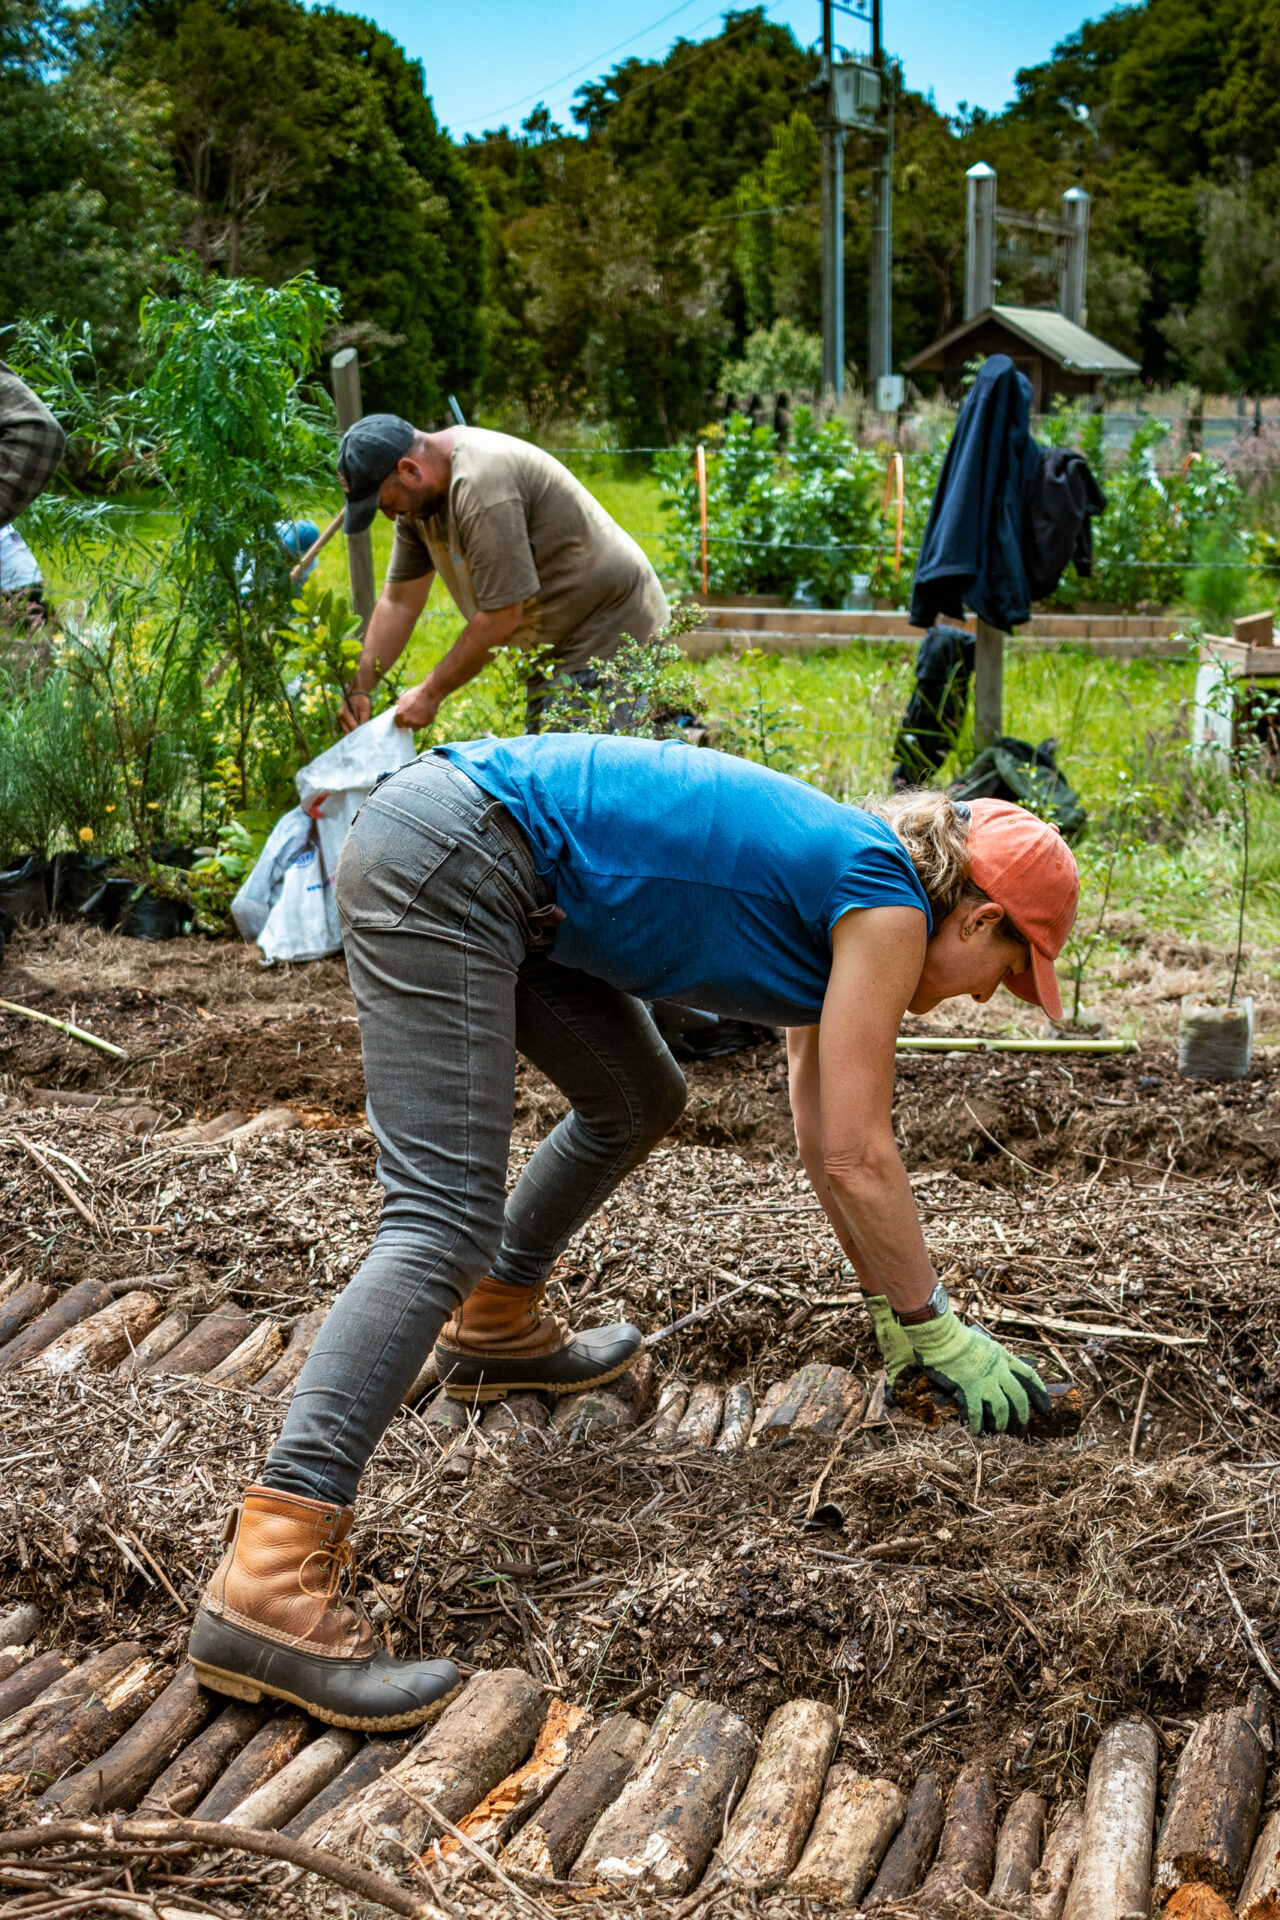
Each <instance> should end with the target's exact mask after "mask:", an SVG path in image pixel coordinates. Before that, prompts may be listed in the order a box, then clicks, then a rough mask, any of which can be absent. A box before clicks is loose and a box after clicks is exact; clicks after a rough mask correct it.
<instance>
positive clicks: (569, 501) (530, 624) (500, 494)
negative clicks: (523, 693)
mask: <svg viewBox="0 0 1280 1920" xmlns="http://www.w3.org/2000/svg"><path fill="white" fill-rule="evenodd" d="M432 568H435V570H436V571H437V572H438V573H439V575H440V578H441V579H442V580H443V581H444V584H445V586H446V587H447V588H448V589H449V592H450V594H451V595H452V597H453V600H454V603H455V604H456V606H457V607H458V609H459V611H460V612H461V613H462V614H464V615H465V617H466V618H467V619H468V620H470V618H471V617H472V615H473V614H474V613H476V612H477V611H480V612H485V613H487V612H491V611H492V610H493V608H495V607H509V606H511V604H512V603H513V601H516V600H523V601H524V619H523V620H522V621H521V623H520V625H519V627H518V628H517V629H516V632H515V633H514V635H513V636H512V643H513V644H514V645H516V646H521V647H530V648H531V647H535V646H550V647H551V649H552V652H553V654H554V657H555V659H556V661H557V662H558V664H559V665H561V666H563V667H566V668H568V669H570V671H572V670H575V669H577V668H580V667H585V666H586V664H587V662H588V660H591V659H593V658H595V659H601V660H607V659H609V658H611V656H612V655H613V654H614V653H615V652H616V651H617V648H618V644H619V642H620V641H621V639H622V637H623V635H624V634H629V635H630V636H631V638H632V639H633V640H640V641H644V640H651V639H652V638H653V636H654V634H655V633H656V632H657V631H658V629H659V627H661V626H663V625H665V623H666V620H667V618H668V610H667V599H666V595H665V594H664V593H663V591H662V586H661V583H660V582H659V579H658V576H657V574H656V573H655V572H654V570H653V568H652V567H651V566H650V565H649V562H648V560H647V559H646V558H645V556H644V553H643V551H642V550H641V548H640V547H638V546H637V545H636V542H635V541H634V540H633V539H632V538H631V535H630V534H629V533H624V532H623V531H622V528H621V527H620V526H619V525H618V524H617V522H616V521H614V520H611V519H610V517H609V515H608V514H607V513H606V512H605V510H604V508H603V507H602V506H601V505H600V503H599V501H598V500H595V499H594V498H593V497H592V496H591V494H589V493H588V492H587V490H586V488H585V487H584V486H583V485H582V483H581V481H579V480H575V479H574V477H573V475H572V474H571V473H570V472H569V471H568V469H567V468H565V467H562V466H561V464H560V462H559V461H558V460H555V459H553V458H552V456H551V455H550V454H549V453H544V452H543V451H542V449H541V448H540V447H531V446H529V445H528V443H527V442H526V441H524V440H516V439H514V438H513V437H512V436H511V435H510V434H507V433H490V432H489V431H488V430H487V429H486V428H484V427H458V428H456V429H455V430H454V443H453V473H452V478H451V480H450V482H449V498H448V502H447V504H446V505H445V506H443V507H441V508H440V510H439V511H438V512H437V513H434V514H432V515H430V517H429V518H425V519H419V518H416V517H412V518H411V517H410V516H409V515H408V514H403V513H402V514H401V515H400V516H399V518H398V519H397V521H396V532H395V542H394V544H393V546H392V549H391V564H390V566H389V567H388V568H387V581H388V583H389V584H390V583H393V582H395V581H397V580H420V579H421V578H422V576H423V574H425V573H430V572H431V570H432Z"/></svg>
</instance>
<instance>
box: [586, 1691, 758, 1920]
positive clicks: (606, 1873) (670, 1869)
mask: <svg viewBox="0 0 1280 1920" xmlns="http://www.w3.org/2000/svg"><path fill="white" fill-rule="evenodd" d="M755 1755H756V1738H755V1735H754V1734H753V1733H752V1731H751V1729H750V1727H749V1726H748V1725H747V1723H746V1721H745V1720H740V1719H739V1718H738V1716H737V1714H736V1713H730V1711H729V1709H728V1708H727V1707H723V1706H720V1705H718V1704H717V1703H716V1702H715V1701H713V1700H690V1699H689V1697H688V1696H687V1695H686V1694H680V1693H677V1694H673V1695H672V1697H671V1699H670V1700H669V1701H668V1702H667V1705H666V1707H665V1708H664V1709H663V1712H662V1713H661V1714H660V1715H659V1717H658V1719H657V1721H656V1722H655V1725H654V1729H653V1733H652V1734H651V1735H650V1738H649V1742H648V1745H647V1746H646V1748H645V1750H644V1753H643V1754H642V1755H641V1757H640V1761H639V1763H638V1765H637V1767H636V1770H635V1773H634V1774H633V1775H632V1777H631V1779H630V1780H629V1781H628V1782H627V1784H626V1786H625V1787H624V1788H623V1789H622V1792H621V1793H620V1794H619V1796H618V1798H617V1800H616V1801H615V1802H614V1804H613V1805H612V1806H611V1807H607V1808H606V1809H605V1811H604V1813H603V1814H602V1815H601V1817H600V1819H599V1820H598V1821H597V1822H596V1825H595V1827H594V1828H593V1830H592V1832H591V1834H590V1836H589V1838H588V1840H587V1844H586V1846H585V1847H584V1848H583V1850H582V1853H581V1854H580V1855H579V1857H578V1859H577V1861H576V1862H575V1864H574V1868H573V1875H572V1877H573V1878H574V1879H575V1880H587V1881H604V1882H605V1883H607V1884H609V1885H614V1886H628V1887H632V1888H635V1889H637V1890H640V1889H643V1890H645V1891H649V1892H652V1893H655V1894H658V1895H662V1896H664V1897H668V1898H669V1897H672V1896H674V1895H678V1894H681V1893H687V1892H688V1890H689V1888H690V1887H691V1886H692V1885H693V1883H694V1881H695V1880H696V1879H697V1878H698V1877H699V1875H700V1874H701V1873H702V1871H703V1868H704V1867H705V1866H706V1864H707V1861H708V1860H709V1859H710V1857H711V1850H712V1848H713V1847H714V1846H715V1844H716V1842H717V1841H718V1840H719V1838H720V1835H721V1834H722V1833H723V1831H724V1822H725V1817H726V1815H727V1814H728V1812H729V1810H730V1808H731V1807H732V1805H733V1803H734V1800H735V1798H736V1797H737V1794H738V1790H739V1788H740V1787H741V1786H742V1784H743V1782H744V1781H745V1780H746V1778H747V1775H748V1773H749V1772H750V1770H751V1766H752V1763H753V1761H754V1759H755Z"/></svg>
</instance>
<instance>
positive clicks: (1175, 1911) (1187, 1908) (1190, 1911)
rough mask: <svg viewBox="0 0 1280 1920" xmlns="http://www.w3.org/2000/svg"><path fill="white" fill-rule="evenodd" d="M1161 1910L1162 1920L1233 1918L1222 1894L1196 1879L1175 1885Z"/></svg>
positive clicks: (1227, 1919) (1232, 1919)
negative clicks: (1179, 1885) (1183, 1884)
mask: <svg viewBox="0 0 1280 1920" xmlns="http://www.w3.org/2000/svg"><path fill="white" fill-rule="evenodd" d="M1161 1912H1162V1913H1163V1915H1164V1920H1235V1916H1234V1915H1233V1913H1232V1911H1231V1909H1230V1907H1229V1906H1228V1905H1227V1903H1226V1901H1225V1900H1224V1899H1223V1897H1222V1895H1221V1894H1220V1893H1215V1892H1214V1890H1213V1888H1212V1887H1207V1886H1205V1885H1204V1884H1203V1882H1201V1881H1198V1880H1194V1881H1188V1882H1187V1884H1186V1885H1185V1886H1181V1887H1177V1888H1176V1889H1175V1890H1174V1892H1173V1893H1172V1894H1171V1895H1170V1896H1169V1900H1168V1904H1167V1905H1166V1906H1164V1907H1163V1908H1162V1909H1161Z"/></svg>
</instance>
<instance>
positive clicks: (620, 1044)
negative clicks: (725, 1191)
mask: <svg viewBox="0 0 1280 1920" xmlns="http://www.w3.org/2000/svg"><path fill="white" fill-rule="evenodd" d="M337 898H338V911H339V914H340V916H341V919H342V927H343V938H344V942H345V947H346V955H347V963H348V967H349V969H350V974H351V985H352V989H353V991H354V993H355V999H356V1007H357V1010H358V1012H359V1015H360V1041H361V1046H362V1049H363V1053H364V1073H365V1083H366V1087H367V1090H368V1105H367V1112H368V1116H369V1124H370V1126H371V1127H372V1129H373V1132H374V1135H375V1136H376V1138H377V1141H378V1146H379V1149H380V1158H379V1161H378V1178H379V1179H380V1181H381V1182H382V1186H383V1189H384V1192H385V1198H384V1200H383V1206H382V1219H381V1222H380V1224H379V1227H378V1235H377V1239H376V1240H375V1242H374V1245H373V1248H372V1251H371V1252H370V1254H369V1257H368V1259H367V1260H366V1261H365V1262H364V1265H363V1266H362V1267H361V1268H360V1270H359V1272H358V1273H357V1274H356V1275H355V1277H354V1279H352V1280H351V1281H350V1282H349V1283H348V1285H347V1287H346V1289H345V1291H344V1292H343V1293H342V1294H341V1295H340V1297H339V1299H338V1300H337V1301H336V1302H335V1304H334V1307H333V1310H332V1312H331V1313H330V1314H329V1316H328V1318H327V1320H326V1321H325V1323H324V1325H323V1327H322V1328H321V1329H320V1332H319V1334H318V1335H317V1337H316V1342H315V1345H314V1346H313V1347H312V1349H311V1352H310V1353H309V1355H308V1356H307V1360H306V1364H305V1366H304V1367H303V1369H302V1372H301V1374H300V1376H299V1379H298V1384H297V1386H296V1388H295V1389H294V1393H293V1398H292V1400H291V1401H290V1403H289V1410H288V1413H287V1415H286V1416H285V1422H284V1428H283V1430H282V1432H281V1435H280V1438H279V1440H278V1441H277V1442H276V1445H275V1446H274V1447H273V1448H272V1450H271V1452H270V1454H269V1455H268V1457H267V1461H266V1465H265V1467H264V1469H263V1473H262V1481H263V1484H264V1485H266V1486H269V1487H275V1488H277V1489H279V1490H280V1491H282V1492H287V1493H298V1494H303V1495H306V1496H309V1497H311V1498H314V1499H319V1500H332V1501H336V1502H338V1503H339V1504H341V1505H344V1506H345V1505H348V1504H350V1502H351V1501H352V1500H353V1499H354V1497H355V1493H356V1488H357V1485H358V1483H359V1480H360V1476H361V1474H362V1473H363V1471H364V1468H365V1465H366V1463H367V1461H368V1459H369V1457H370V1455H371V1454H372V1452H373V1450H374V1448H375V1447H376V1446H377V1444H378V1441H379V1439H380V1438H381V1436H382V1433H383V1432H384V1430H385V1428H386V1426H387V1423H388V1422H389V1421H390V1420H391V1418H392V1416H393V1415H394V1413H395V1411H396V1409H397V1408H398V1407H399V1406H400V1404H401V1402H402V1401H403V1399H404V1396H405V1393H406V1392H407V1390H408V1388H409V1387H410V1386H411V1384H412V1382H413V1380H414V1378H415V1377H416V1375H417V1373H418V1371H419V1369H420V1368H421V1366H422V1364H423V1362H424V1361H425V1359H426V1357H427V1355H428V1354H429V1353H430V1351H431V1348H432V1346H433V1344H434V1342H435V1339H436V1335H437V1334H438V1333H439V1331H440V1328H441V1327H442V1326H443V1324H444V1322H445V1320H446V1319H447V1318H448V1316H449V1315H450V1314H451V1313H452V1312H453V1311H454V1310H455V1308H456V1307H457V1306H458V1305H459V1303H460V1302H461V1301H463V1300H464V1299H465V1298H466V1296H467V1294H468V1293H469V1292H470V1291H471V1289H472V1287H473V1286H474V1285H475V1284H476V1282H477V1281H478V1280H479V1279H481V1278H482V1276H483V1275H485V1274H492V1275H493V1277H494V1278H495V1279H497V1280H505V1281H509V1282H513V1283H515V1284H518V1285H521V1286H534V1285H536V1284H537V1283H538V1282H539V1281H541V1280H544V1279H545V1278H546V1276H547V1274H548V1273H549V1272H550V1270H551V1267H552V1265H553V1263H554V1262H555V1260H556V1258H557V1256H558V1255H559V1254H560V1252H561V1251H562V1249H563V1248H564V1246H565V1245H566V1243H567V1242H568V1241H569V1240H570V1239H571V1238H572V1236H573V1235H574V1234H575V1233H576V1232H577V1231H578V1229H579V1227H581V1226H582V1224H583V1222H584V1221H585V1220H587V1219H588V1218H589V1217H590V1216H591V1214H592V1213H594V1212H595V1210H596V1209H597V1207H599V1206H600V1205H601V1204H602V1203H603V1202H604V1201H605V1200H606V1199H607V1198H608V1197H609V1195H610V1194H611V1193H612V1192H613V1190H614V1188H615V1187H616V1186H617V1184H618V1182H619V1181H620V1180H621V1179H622V1178H623V1176H624V1175H625V1174H626V1173H628V1172H629V1171H630V1170H631V1168H632V1167H634V1166H636V1165H637V1164H638V1163H639V1162H640V1161H641V1160H643V1159H644V1157H645V1155H646V1154H647V1153H648V1152H649V1151H650V1149H651V1148H652V1147H653V1146H655V1145H656V1144H657V1142H658V1141H659V1140H660V1139H661V1138H662V1137H663V1135H664V1134H665V1133H667V1132H668V1131H669V1129H670V1128H671V1127H672V1126H673V1125H674V1124H675V1121H676V1119H677V1118H678V1116H679V1114H680V1112H681V1109H682V1108H683V1106H684V1100H685V1084H684V1076H683V1075H682V1073H681V1071H680V1069H679V1067H678V1066H677V1065H676V1063H675V1061H674V1059H673V1058H672V1056H671V1054H670V1053H669V1052H668V1050H667V1048H666V1046H665V1045H664V1043H663V1041H662V1039H661V1038H660V1036H659V1034H658V1030H657V1028H656V1027H655V1026H654V1024H653V1021H652V1020H651V1018H650V1017H649V1014H648V1012H647V1010H646V1009H645V1007H644V1006H643V1005H642V1003H641V1002H640V1001H639V1000H635V999H633V998H632V997H631V996H630V995H629V994H626V993H621V992H619V991H618V989H617V988H615V987H610V986H607V985H606V984H605V983H604V981H602V980H597V979H595V978H593V977H592V976H591V975H590V974H585V973H579V972H577V971H575V970H573V969H571V968H568V967H559V966H557V965H556V963H555V961H554V960H552V959H551V958H549V957H548V956H547V954H546V953H545V952H540V951H538V947H539V944H543V945H545V944H547V936H546V935H545V934H543V933H541V932H540V931H539V930H538V923H537V922H536V921H533V922H532V924H531V916H534V915H536V914H538V913H539V911H540V910H541V909H544V908H546V907H547V906H548V905H549V904H550V903H551V900H552V892H551V887H550V884H549V883H548V882H547V881H546V880H544V879H542V878H540V877H539V876H538V875H537V873H536V872H535V870H534V855H533V849H532V847H531V846H530V844H529V841H528V839H527V837H526V835H525V834H524V833H523V831H522V830H521V829H520V827H519V826H517V824H516V822H515V821H514V820H513V819H512V817H511V815H510V814H509V813H508V812H507V810H506V808H505V807H503V806H502V805H501V804H500V803H499V802H497V801H493V800H490V798H489V797H488V795H487V794H485V793H483V792H482V791H481V790H480V788H479V787H477V786H476V785H475V783H474V782H473V781H472V780H470V779H468V778H467V776H466V775H465V774H463V773H461V772H459V771H458V770H457V769H456V768H454V767H452V766H451V765H450V764H449V762H448V761H447V760H445V759H443V758H441V757H440V756H438V755H431V754H428V755H425V756H424V757H423V758H422V759H420V760H417V761H415V762H414V763H413V764H412V765H411V766H408V767H405V768H403V769H401V771H400V772H398V773H396V774H394V775H393V776H392V777H391V778H390V779H388V780H384V781H382V782H380V783H379V785H378V786H377V787H376V788H375V789H374V791H373V793H372V794H371V795H370V797H369V799H368V800H367V801H366V802H365V804H364V806H363V807H362V808H361V809H360V812H359V813H358V814H357V816H356V819H355V821H354V823H353V825H352V827H351V831H350V832H349V834H348V835H347V838H346V841H345V843H344V845H343V849H342V856H341V859H340V860H339V863H338V876H337ZM517 1052H519V1053H522V1054H523V1055H524V1056H525V1058H526V1059H527V1060H531V1061H532V1062H533V1063H534V1065H535V1066H537V1067H539V1068H540V1069H541V1070H542V1072H543V1073H545V1074H546V1075H547V1077H548V1079H550V1080H552V1081H553V1082H554V1083H555V1085H556V1086H557V1087H559V1088H560V1090H561V1092H562V1093H563V1094H564V1095H565V1096H566V1098H567V1099H568V1100H569V1101H570V1102H571V1103H572V1110H571V1111H570V1112H569V1113H568V1114H566V1115H565V1117H564V1119H563V1120H561V1121H560V1123H559V1125H558V1126H556V1127H555V1128H554V1129H553V1130H552V1132H551V1133H550V1135H549V1136H548V1137H547V1138H546V1139H545V1140H544V1141H542V1143H541V1144H540V1146H539V1147H538V1148H537V1150H536V1151H535V1153H534V1154H533V1156H532V1157H531V1159H530V1160H529V1162H528V1164H527V1166H526V1167H525V1169H524V1172H523V1173H522V1174H521V1176H520V1178H519V1180H518V1181H517V1183H516V1186H515V1189H514V1191H513V1192H512V1194H511V1196H510V1198H509V1199H506V1198H505V1190H506V1174H507V1160H508V1154H509V1149H510V1140H511V1120H512V1111H513V1105H514V1095H515V1064H516V1054H517Z"/></svg>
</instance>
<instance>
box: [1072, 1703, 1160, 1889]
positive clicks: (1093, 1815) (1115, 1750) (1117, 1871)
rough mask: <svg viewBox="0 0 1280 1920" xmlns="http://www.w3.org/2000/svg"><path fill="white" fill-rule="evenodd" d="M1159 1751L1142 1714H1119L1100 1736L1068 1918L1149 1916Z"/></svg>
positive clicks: (1092, 1767)
mask: <svg viewBox="0 0 1280 1920" xmlns="http://www.w3.org/2000/svg"><path fill="white" fill-rule="evenodd" d="M1157 1757H1158V1748H1157V1744H1156V1736H1155V1733H1154V1732H1153V1730H1152V1729H1151V1727H1150V1726H1149V1725H1148V1724H1147V1722H1146V1721H1145V1720H1114V1721H1113V1722H1112V1723H1111V1725H1110V1726H1109V1727H1108V1728H1107V1730H1106V1732H1105V1733H1104V1734H1103V1736H1102V1738H1101V1740H1099V1742H1098V1744H1097V1747H1096V1748H1095V1749H1094V1755H1093V1763H1092V1765H1091V1766H1090V1768H1089V1785H1088V1788H1087V1791H1086V1793H1085V1802H1084V1826H1083V1828H1082V1830H1081V1834H1080V1857H1079V1860H1078V1861H1077V1863H1076V1870H1075V1873H1074V1875H1073V1876H1072V1880H1071V1891H1070V1892H1069V1893H1068V1895H1067V1903H1066V1906H1065V1907H1064V1908H1063V1914H1064V1920H1131V1916H1132V1917H1138V1916H1140V1917H1141V1920H1146V1914H1147V1911H1148V1899H1147V1895H1148V1890H1149V1888H1150V1884H1151V1839H1152V1822H1153V1820H1154V1818H1155V1809H1156V1761H1157Z"/></svg>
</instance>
